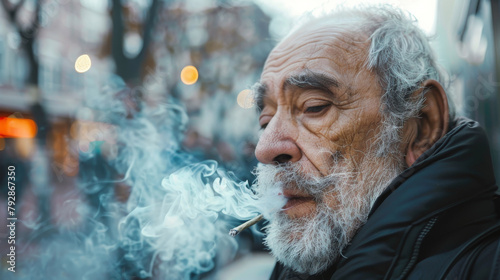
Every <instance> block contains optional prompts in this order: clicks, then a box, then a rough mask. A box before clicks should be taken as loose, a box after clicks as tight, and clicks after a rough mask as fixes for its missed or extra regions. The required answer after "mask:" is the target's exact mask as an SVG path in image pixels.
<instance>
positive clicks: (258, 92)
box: [252, 82, 267, 112]
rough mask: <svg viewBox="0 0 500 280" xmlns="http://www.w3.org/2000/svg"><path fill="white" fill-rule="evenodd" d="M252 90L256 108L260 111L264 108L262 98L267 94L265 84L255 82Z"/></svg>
mask: <svg viewBox="0 0 500 280" xmlns="http://www.w3.org/2000/svg"><path fill="white" fill-rule="evenodd" d="M252 92H253V97H254V100H255V104H256V105H257V110H259V112H260V111H262V109H263V108H264V98H265V97H266V95H267V86H266V85H265V84H261V83H259V82H257V83H255V84H254V85H253V86H252Z"/></svg>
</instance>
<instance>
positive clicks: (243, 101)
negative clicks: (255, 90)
mask: <svg viewBox="0 0 500 280" xmlns="http://www.w3.org/2000/svg"><path fill="white" fill-rule="evenodd" d="M236 101H237V102H238V105H240V107H241V108H244V109H249V108H252V107H253V105H254V103H255V100H254V98H253V94H252V91H251V90H250V89H244V90H242V91H240V93H238V97H237V98H236Z"/></svg>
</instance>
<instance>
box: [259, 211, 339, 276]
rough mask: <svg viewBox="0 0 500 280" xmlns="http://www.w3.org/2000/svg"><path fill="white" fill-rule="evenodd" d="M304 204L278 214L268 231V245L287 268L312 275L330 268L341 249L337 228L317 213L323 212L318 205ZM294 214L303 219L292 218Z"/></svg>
mask: <svg viewBox="0 0 500 280" xmlns="http://www.w3.org/2000/svg"><path fill="white" fill-rule="evenodd" d="M302 204H305V203H302ZM302 204H301V205H297V206H295V207H293V208H290V209H289V210H287V211H290V212H289V213H286V214H284V213H280V214H278V217H277V219H275V220H273V221H272V222H271V224H270V225H269V226H268V228H267V230H266V231H267V234H268V235H267V237H266V238H265V244H266V245H267V246H268V247H269V248H270V249H271V252H272V254H273V255H274V256H275V257H276V259H277V260H278V261H280V262H281V263H282V264H284V265H285V266H287V267H289V268H291V269H293V270H295V271H296V272H299V273H307V274H310V275H312V274H316V273H319V272H321V271H323V270H325V269H326V268H328V266H329V265H331V264H332V263H333V262H334V261H335V260H336V259H337V257H338V250H339V248H340V247H341V246H338V244H336V240H335V239H334V237H335V236H337V234H336V230H338V229H336V228H335V227H334V226H333V225H332V222H331V220H330V219H328V217H326V216H325V213H324V212H323V213H321V212H322V211H320V213H317V212H316V211H317V210H320V209H316V204H315V203H314V205H302ZM302 207H304V208H302ZM318 207H319V208H321V206H318ZM292 209H293V212H292ZM295 211H297V212H295ZM291 214H293V215H301V216H300V217H295V218H292V217H291Z"/></svg>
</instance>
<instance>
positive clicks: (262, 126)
mask: <svg viewBox="0 0 500 280" xmlns="http://www.w3.org/2000/svg"><path fill="white" fill-rule="evenodd" d="M267 124H268V123H265V124H262V125H261V126H260V129H261V130H264V129H266V127H267Z"/></svg>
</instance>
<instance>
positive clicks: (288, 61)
mask: <svg viewBox="0 0 500 280" xmlns="http://www.w3.org/2000/svg"><path fill="white" fill-rule="evenodd" d="M357 23H358V24H359V20H357V19H352V18H338V19H336V18H333V19H332V18H327V19H316V20H313V21H311V22H309V23H306V24H304V25H302V26H301V27H299V28H297V29H295V30H294V31H293V32H292V33H290V34H289V35H288V36H287V37H285V38H284V39H283V40H282V41H281V42H280V43H279V44H278V45H277V46H276V47H275V48H274V49H273V50H272V51H271V53H270V54H269V56H268V58H267V60H266V63H265V65H264V69H263V72H262V76H261V81H260V83H257V84H256V86H255V87H254V94H255V96H256V99H257V101H258V100H262V97H263V96H262V95H263V94H265V93H266V91H267V89H268V88H269V87H273V86H280V85H278V84H276V82H278V83H279V82H285V81H287V80H288V79H289V78H290V77H293V76H294V75H297V74H300V73H302V72H303V71H304V69H306V70H309V69H311V70H313V72H317V73H321V72H323V73H324V72H325V71H326V72H328V71H330V72H335V73H336V74H339V75H338V76H339V78H341V77H340V76H342V75H343V74H345V73H347V72H349V73H359V72H360V71H363V70H366V69H364V68H365V67H366V60H367V57H368V49H369V45H370V41H369V37H368V36H367V35H366V34H365V33H364V32H362V31H361V30H359V28H357V27H356V25H357ZM330 74H331V73H330ZM346 82H347V83H348V81H346Z"/></svg>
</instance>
